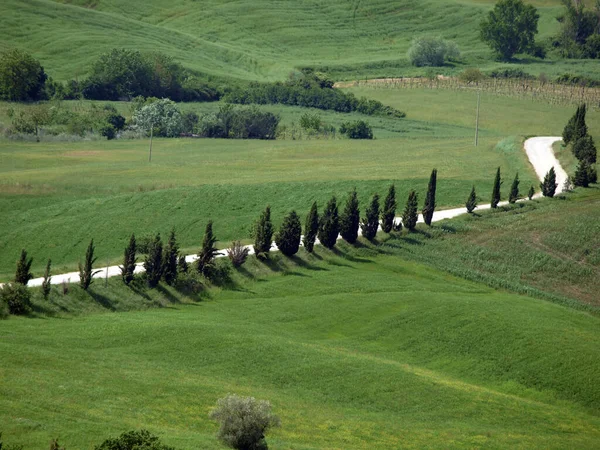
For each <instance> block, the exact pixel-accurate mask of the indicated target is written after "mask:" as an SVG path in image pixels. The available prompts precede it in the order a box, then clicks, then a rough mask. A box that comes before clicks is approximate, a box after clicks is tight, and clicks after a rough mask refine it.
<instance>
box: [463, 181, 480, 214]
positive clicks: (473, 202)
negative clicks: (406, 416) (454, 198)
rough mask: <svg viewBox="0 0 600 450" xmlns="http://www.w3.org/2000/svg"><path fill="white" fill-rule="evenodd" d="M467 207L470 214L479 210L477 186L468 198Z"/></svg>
mask: <svg viewBox="0 0 600 450" xmlns="http://www.w3.org/2000/svg"><path fill="white" fill-rule="evenodd" d="M465 206H466V207H467V212H468V213H469V214H470V213H472V212H473V211H475V208H477V193H476V192H475V186H473V188H472V189H471V193H470V194H469V198H467V203H466V204H465Z"/></svg>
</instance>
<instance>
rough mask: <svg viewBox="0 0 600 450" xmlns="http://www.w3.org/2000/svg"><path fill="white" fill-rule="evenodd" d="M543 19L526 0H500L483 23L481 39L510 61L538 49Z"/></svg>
mask: <svg viewBox="0 0 600 450" xmlns="http://www.w3.org/2000/svg"><path fill="white" fill-rule="evenodd" d="M539 18H540V15H539V14H538V12H537V9H536V8H535V7H534V6H532V5H526V4H525V3H523V1H522V0H500V1H498V3H496V5H495V6H494V9H493V10H492V11H490V12H489V13H488V15H487V17H486V18H485V19H484V20H483V21H482V22H481V25H480V36H481V40H482V41H483V42H485V43H486V44H488V45H489V46H490V47H491V48H492V49H493V50H494V51H495V52H496V53H497V54H498V55H499V56H500V57H501V58H502V59H503V60H509V59H511V58H512V57H513V55H515V54H516V53H522V52H526V51H529V50H530V49H532V48H533V47H534V45H535V35H536V34H537V32H538V28H537V26H538V20H539Z"/></svg>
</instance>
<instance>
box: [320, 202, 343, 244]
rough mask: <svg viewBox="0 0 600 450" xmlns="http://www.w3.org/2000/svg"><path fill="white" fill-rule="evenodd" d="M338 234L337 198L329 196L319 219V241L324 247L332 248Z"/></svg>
mask: <svg viewBox="0 0 600 450" xmlns="http://www.w3.org/2000/svg"><path fill="white" fill-rule="evenodd" d="M339 234H340V224H339V217H338V206H337V200H336V198H335V196H334V197H331V200H329V202H327V205H326V206H325V210H324V211H323V215H322V216H321V219H320V220H319V232H318V237H319V241H320V242H321V244H322V245H323V246H325V247H326V248H329V249H332V248H333V247H335V243H336V242H337V238H338V235H339Z"/></svg>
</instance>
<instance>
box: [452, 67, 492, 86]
mask: <svg viewBox="0 0 600 450" xmlns="http://www.w3.org/2000/svg"><path fill="white" fill-rule="evenodd" d="M458 79H459V80H460V81H462V82H463V83H468V84H471V83H478V82H480V81H482V80H484V79H485V75H484V74H483V73H482V72H481V70H479V69H475V68H469V69H465V70H463V71H462V72H461V73H460V74H459V75H458Z"/></svg>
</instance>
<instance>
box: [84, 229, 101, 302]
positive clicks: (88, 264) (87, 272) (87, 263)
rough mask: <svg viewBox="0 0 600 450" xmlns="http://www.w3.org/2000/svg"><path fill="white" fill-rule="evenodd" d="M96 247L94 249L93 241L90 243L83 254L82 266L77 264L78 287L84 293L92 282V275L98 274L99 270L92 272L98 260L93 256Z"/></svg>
mask: <svg viewBox="0 0 600 450" xmlns="http://www.w3.org/2000/svg"><path fill="white" fill-rule="evenodd" d="M95 250H96V247H94V240H93V239H92V240H91V241H90V244H89V245H88V248H87V250H86V252H85V260H84V262H83V264H81V263H79V285H80V286H81V288H82V289H83V290H84V291H87V289H88V288H89V287H90V285H91V284H92V282H93V278H94V275H96V274H97V273H99V272H100V270H96V271H94V268H93V267H94V263H95V262H96V260H97V259H98V258H96V257H95V256H94V252H95Z"/></svg>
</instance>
